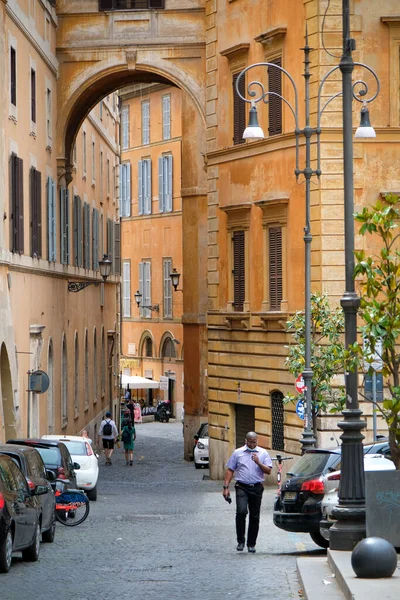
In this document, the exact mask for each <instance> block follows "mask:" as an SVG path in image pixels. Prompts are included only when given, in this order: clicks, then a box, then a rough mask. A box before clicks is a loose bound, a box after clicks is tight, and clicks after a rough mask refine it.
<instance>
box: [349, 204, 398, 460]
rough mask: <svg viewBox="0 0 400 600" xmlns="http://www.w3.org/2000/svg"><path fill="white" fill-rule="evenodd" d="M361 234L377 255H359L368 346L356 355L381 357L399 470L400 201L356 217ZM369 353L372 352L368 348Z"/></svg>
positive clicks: (385, 408)
mask: <svg viewBox="0 0 400 600" xmlns="http://www.w3.org/2000/svg"><path fill="white" fill-rule="evenodd" d="M355 219H356V221H358V222H359V223H361V227H360V231H359V233H360V235H362V236H367V235H369V236H371V241H372V243H374V244H375V245H376V247H377V252H376V254H373V255H367V254H366V253H365V251H364V250H361V251H360V252H356V253H355V257H356V261H357V264H356V267H355V276H356V278H357V281H358V283H359V285H360V290H361V294H360V295H361V302H360V310H359V313H358V314H359V318H360V319H361V320H362V323H363V324H362V325H361V326H360V328H359V329H360V331H361V334H362V337H363V338H364V340H365V344H364V345H363V346H361V344H358V343H357V344H354V345H353V347H352V350H353V352H354V354H355V355H356V356H358V357H359V359H360V360H364V361H365V362H367V363H371V362H372V360H373V357H374V356H376V355H377V354H378V355H379V357H380V359H381V361H382V365H383V366H382V374H383V377H384V380H385V383H386V386H387V389H388V391H389V394H390V398H386V399H384V401H383V403H382V404H381V403H379V404H376V409H377V410H379V412H380V413H381V415H382V417H383V418H384V419H385V421H386V423H387V425H388V428H389V444H390V451H391V455H392V459H393V461H394V463H395V464H396V468H397V469H400V354H399V347H398V343H399V337H400V230H399V224H400V206H399V197H398V196H395V195H387V196H386V197H385V198H383V199H381V200H379V201H378V202H377V203H376V204H374V205H373V206H370V207H364V208H363V210H362V211H361V212H360V213H356V215H355ZM365 348H367V350H366V349H365Z"/></svg>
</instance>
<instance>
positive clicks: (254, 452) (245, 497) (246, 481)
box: [222, 431, 272, 553]
mask: <svg viewBox="0 0 400 600" xmlns="http://www.w3.org/2000/svg"><path fill="white" fill-rule="evenodd" d="M257 441H258V440H257V434H256V433H254V431H249V433H248V434H247V435H246V439H245V445H244V446H242V447H241V448H237V450H235V451H234V453H233V454H232V456H231V457H230V459H229V460H228V462H227V464H226V466H227V469H226V473H225V479H224V487H223V492H222V493H223V496H224V498H225V499H226V500H228V501H229V499H230V494H229V484H230V482H231V481H232V478H233V476H234V475H235V479H236V483H235V492H236V536H237V548H236V549H237V550H238V551H239V552H241V551H242V550H243V549H244V546H245V541H246V540H245V534H246V515H247V511H248V512H249V527H248V531H247V549H248V551H249V552H252V553H254V552H255V551H256V541H257V535H258V529H259V525H260V509H261V500H262V495H263V492H264V485H263V482H264V477H265V475H269V474H270V473H271V469H272V460H271V458H270V456H269V454H268V452H267V451H266V450H264V449H263V448H260V447H259V446H258V445H257Z"/></svg>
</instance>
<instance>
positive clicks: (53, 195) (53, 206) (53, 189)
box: [50, 179, 57, 262]
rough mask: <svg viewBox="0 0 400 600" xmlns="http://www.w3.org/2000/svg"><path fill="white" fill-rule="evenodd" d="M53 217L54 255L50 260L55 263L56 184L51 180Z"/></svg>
mask: <svg viewBox="0 0 400 600" xmlns="http://www.w3.org/2000/svg"><path fill="white" fill-rule="evenodd" d="M50 181H51V215H52V230H51V234H52V239H53V254H52V257H51V259H50V260H52V261H53V262H55V261H56V260H57V227H56V219H57V216H56V197H57V194H56V182H55V180H54V179H51V180H50Z"/></svg>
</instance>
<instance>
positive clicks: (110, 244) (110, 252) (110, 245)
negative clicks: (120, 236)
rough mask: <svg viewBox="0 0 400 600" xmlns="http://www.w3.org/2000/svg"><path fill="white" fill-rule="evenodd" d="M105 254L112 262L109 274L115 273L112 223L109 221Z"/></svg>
mask: <svg viewBox="0 0 400 600" xmlns="http://www.w3.org/2000/svg"><path fill="white" fill-rule="evenodd" d="M107 254H108V258H109V259H110V260H111V262H112V265H111V273H115V256H114V223H113V221H112V220H111V219H107Z"/></svg>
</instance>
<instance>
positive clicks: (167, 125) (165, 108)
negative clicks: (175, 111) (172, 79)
mask: <svg viewBox="0 0 400 600" xmlns="http://www.w3.org/2000/svg"><path fill="white" fill-rule="evenodd" d="M162 123H163V140H169V139H170V137H171V96H170V95H169V94H166V95H165V96H163V97H162Z"/></svg>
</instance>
